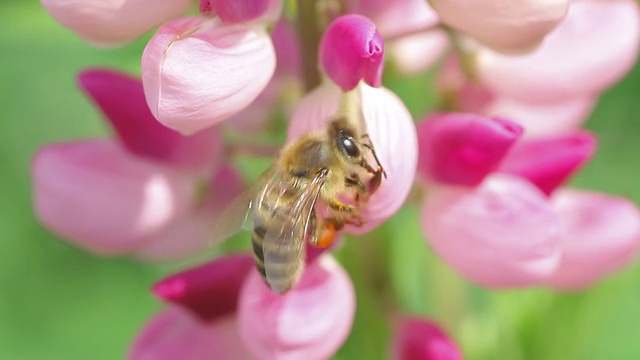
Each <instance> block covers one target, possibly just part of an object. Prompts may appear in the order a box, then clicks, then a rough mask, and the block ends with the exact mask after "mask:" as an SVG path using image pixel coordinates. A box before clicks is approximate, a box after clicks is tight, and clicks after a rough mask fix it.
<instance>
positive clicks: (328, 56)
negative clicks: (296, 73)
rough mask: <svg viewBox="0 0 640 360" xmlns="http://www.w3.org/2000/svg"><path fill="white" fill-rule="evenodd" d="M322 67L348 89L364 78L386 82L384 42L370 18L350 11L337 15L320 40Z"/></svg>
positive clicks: (374, 82)
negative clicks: (383, 73)
mask: <svg viewBox="0 0 640 360" xmlns="http://www.w3.org/2000/svg"><path fill="white" fill-rule="evenodd" d="M320 67H321V68H322V69H323V70H324V71H325V72H326V73H327V75H328V76H329V78H331V80H333V82H335V83H336V84H338V86H340V87H341V88H342V90H344V91H349V90H351V89H353V88H355V87H356V85H358V82H360V80H363V81H364V82H365V83H367V84H369V85H371V86H376V87H377V86H380V85H381V84H382V70H383V67H384V42H383V41H382V36H380V33H379V32H378V30H377V29H376V26H375V24H374V23H373V22H371V20H369V19H368V18H366V17H364V16H362V15H357V14H348V15H343V16H340V17H339V18H337V19H335V20H334V21H333V22H332V23H331V24H330V25H329V27H328V28H327V29H326V30H325V32H324V35H323V36H322V40H321V41H320Z"/></svg>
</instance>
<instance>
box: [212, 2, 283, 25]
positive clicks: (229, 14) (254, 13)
mask: <svg viewBox="0 0 640 360" xmlns="http://www.w3.org/2000/svg"><path fill="white" fill-rule="evenodd" d="M273 7H278V8H280V9H281V8H282V0H201V1H200V12H201V13H203V14H212V13H213V14H216V15H218V17H220V19H221V20H222V21H223V22H225V23H239V22H245V21H251V20H256V19H260V18H262V17H263V16H265V15H267V14H269V9H271V8H273Z"/></svg>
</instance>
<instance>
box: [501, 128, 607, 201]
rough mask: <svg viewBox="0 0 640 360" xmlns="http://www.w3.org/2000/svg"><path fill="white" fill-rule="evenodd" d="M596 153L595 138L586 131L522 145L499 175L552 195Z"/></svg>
mask: <svg viewBox="0 0 640 360" xmlns="http://www.w3.org/2000/svg"><path fill="white" fill-rule="evenodd" d="M595 152H596V137H595V135H593V134H591V133H589V132H586V131H582V132H574V133H570V134H567V135H563V136H555V137H549V138H544V139H540V140H530V141H522V142H519V143H518V144H517V145H516V146H515V147H514V148H513V150H511V152H509V154H508V155H507V157H506V158H505V159H504V161H503V162H502V164H500V171H501V172H505V173H508V174H512V175H517V176H520V177H522V178H525V179H527V180H529V181H530V182H531V183H533V184H535V185H536V186H537V187H538V188H539V189H540V190H542V192H544V193H545V194H547V195H549V194H551V193H552V192H553V191H554V190H555V189H556V188H557V187H559V186H560V185H561V184H563V183H564V182H565V181H567V179H569V178H570V177H571V176H572V175H573V174H574V173H575V172H576V171H578V169H580V168H581V167H582V166H583V165H584V164H585V163H586V162H587V161H589V159H591V157H592V156H593V154H595Z"/></svg>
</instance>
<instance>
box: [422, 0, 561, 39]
mask: <svg viewBox="0 0 640 360" xmlns="http://www.w3.org/2000/svg"><path fill="white" fill-rule="evenodd" d="M429 3H430V4H431V6H432V7H433V9H434V10H435V11H436V12H437V13H438V15H439V16H440V19H441V20H442V22H443V23H444V24H445V25H448V26H450V27H452V28H454V29H456V30H459V31H461V32H462V33H464V34H466V35H470V36H472V37H474V38H476V39H477V40H479V41H480V42H482V43H484V44H485V45H487V46H489V47H492V48H495V49H496V50H500V51H508V52H513V51H523V50H528V49H531V48H532V47H534V46H536V45H537V44H539V43H540V41H542V39H543V38H544V36H545V35H546V34H547V33H549V31H551V30H552V29H553V28H554V27H555V26H556V25H557V24H558V22H560V20H562V18H563V17H564V16H565V13H566V11H567V7H568V4H569V1H568V0H479V1H469V0H431V1H430V2H429Z"/></svg>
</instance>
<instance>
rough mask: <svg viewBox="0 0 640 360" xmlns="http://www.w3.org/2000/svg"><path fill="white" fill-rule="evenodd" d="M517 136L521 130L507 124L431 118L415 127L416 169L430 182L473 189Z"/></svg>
mask: <svg viewBox="0 0 640 360" xmlns="http://www.w3.org/2000/svg"><path fill="white" fill-rule="evenodd" d="M521 134H522V128H521V127H520V126H519V125H518V124H515V123H513V122H511V121H509V120H504V119H491V118H487V117H484V116H479V115H474V114H463V113H441V114H434V115H431V116H429V117H427V118H426V119H424V120H423V121H422V122H421V123H420V124H419V125H418V144H419V149H420V158H419V161H418V168H419V169H420V171H422V173H423V174H424V175H425V176H427V178H429V179H431V180H435V181H439V182H442V183H447V184H453V185H468V186H475V185H477V184H479V183H480V182H482V180H483V179H484V178H485V176H487V175H488V174H489V173H491V172H492V171H493V170H495V169H496V168H497V167H498V164H499V163H500V162H501V161H502V159H503V157H504V156H505V154H506V153H507V151H509V149H510V148H511V146H512V145H513V144H514V142H515V141H516V140H517V139H518V138H519V137H520V135H521Z"/></svg>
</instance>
